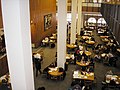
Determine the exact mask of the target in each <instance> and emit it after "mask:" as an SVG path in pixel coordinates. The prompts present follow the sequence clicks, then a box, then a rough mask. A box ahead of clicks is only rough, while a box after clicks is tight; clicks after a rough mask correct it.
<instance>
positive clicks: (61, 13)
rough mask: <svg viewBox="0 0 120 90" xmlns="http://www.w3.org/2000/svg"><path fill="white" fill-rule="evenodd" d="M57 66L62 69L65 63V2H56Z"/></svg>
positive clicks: (61, 0) (63, 0) (62, 0)
mask: <svg viewBox="0 0 120 90" xmlns="http://www.w3.org/2000/svg"><path fill="white" fill-rule="evenodd" d="M57 34H58V35H57V36H58V37H57V66H58V67H63V68H64V63H65V61H66V36H67V0H58V33H57Z"/></svg>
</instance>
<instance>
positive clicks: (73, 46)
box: [67, 44, 77, 49]
mask: <svg viewBox="0 0 120 90" xmlns="http://www.w3.org/2000/svg"><path fill="white" fill-rule="evenodd" d="M67 47H68V48H70V49H73V48H76V47H77V45H73V44H67Z"/></svg>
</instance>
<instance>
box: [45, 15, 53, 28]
mask: <svg viewBox="0 0 120 90" xmlns="http://www.w3.org/2000/svg"><path fill="white" fill-rule="evenodd" d="M51 27H52V14H47V15H45V16H44V30H47V29H49V28H51Z"/></svg>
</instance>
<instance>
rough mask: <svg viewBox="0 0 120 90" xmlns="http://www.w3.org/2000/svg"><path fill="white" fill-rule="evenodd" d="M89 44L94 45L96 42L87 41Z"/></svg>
mask: <svg viewBox="0 0 120 90" xmlns="http://www.w3.org/2000/svg"><path fill="white" fill-rule="evenodd" d="M85 42H86V43H87V44H90V45H93V44H95V41H85Z"/></svg>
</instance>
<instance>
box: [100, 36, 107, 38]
mask: <svg viewBox="0 0 120 90" xmlns="http://www.w3.org/2000/svg"><path fill="white" fill-rule="evenodd" d="M108 37H109V36H100V38H108Z"/></svg>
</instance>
